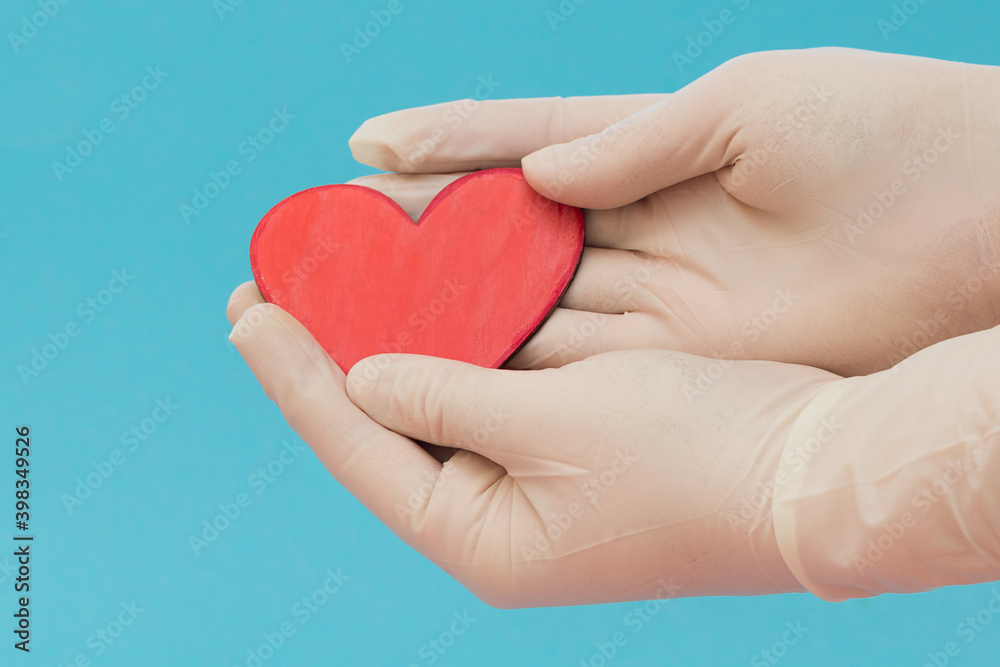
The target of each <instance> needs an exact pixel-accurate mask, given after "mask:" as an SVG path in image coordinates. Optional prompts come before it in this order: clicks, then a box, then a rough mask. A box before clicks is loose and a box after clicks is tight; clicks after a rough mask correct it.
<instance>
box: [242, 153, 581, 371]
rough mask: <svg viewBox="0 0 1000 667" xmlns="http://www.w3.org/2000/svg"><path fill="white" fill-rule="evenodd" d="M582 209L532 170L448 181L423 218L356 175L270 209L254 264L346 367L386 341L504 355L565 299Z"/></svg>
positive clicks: (483, 360) (498, 358)
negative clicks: (540, 188) (541, 190)
mask: <svg viewBox="0 0 1000 667" xmlns="http://www.w3.org/2000/svg"><path fill="white" fill-rule="evenodd" d="M583 235H584V228H583V213H582V212H581V211H580V209H578V208H574V207H570V206H564V205H562V204H557V203H555V202H553V201H551V200H549V199H546V198H545V197H542V196H541V195H539V194H538V193H537V192H535V191H534V190H532V189H531V187H530V186H529V185H528V184H527V182H526V181H525V180H524V176H523V175H522V174H521V170H520V169H490V170H486V171H481V172H476V173H473V174H469V175H468V176H465V177H463V178H461V179H459V180H457V181H455V182H454V183H452V184H451V185H449V186H448V187H447V188H445V189H444V190H442V191H441V192H440V193H439V194H438V196H437V197H435V198H434V200H433V201H432V202H431V204H430V205H429V206H428V207H427V210H426V212H425V213H424V214H423V216H421V218H420V220H419V221H418V222H417V224H414V223H413V221H412V220H410V218H409V217H408V216H407V215H406V213H405V212H403V210H402V209H401V208H399V206H397V205H396V203H395V202H393V201H392V200H391V199H389V198H388V197H386V196H385V195H383V194H381V193H380V192H377V191H375V190H372V189H370V188H364V187H360V186H356V185H325V186H322V187H317V188H311V189H309V190H304V191H302V192H299V193H296V194H294V195H292V196H290V197H288V198H287V199H285V200H283V201H281V202H280V203H278V204H277V205H276V206H275V207H274V208H272V209H271V210H270V211H268V213H267V214H266V215H265V216H264V218H263V219H262V220H261V221H260V224H259V225H258V226H257V229H256V231H255V232H254V235H253V239H252V240H251V241H250V264H251V267H252V269H253V275H254V279H255V280H256V281H257V287H258V288H259V289H260V292H261V294H262V295H263V296H264V298H265V299H266V300H267V301H269V302H271V303H274V304H277V305H278V306H281V307H282V308H283V309H284V310H286V311H288V312H289V313H291V314H292V315H293V316H294V317H295V318H296V319H297V320H299V321H300V322H301V323H302V324H303V325H305V327H306V328H307V329H308V330H309V331H310V332H311V333H312V334H313V336H315V337H316V339H317V340H318V341H319V342H320V344H321V345H322V346H323V347H324V348H325V349H326V351H327V352H329V353H330V356H331V357H333V359H334V361H336V362H337V364H338V365H339V366H340V367H341V368H342V369H344V370H345V371H346V370H348V369H350V367H351V366H353V365H354V364H355V363H356V362H357V361H358V360H360V359H362V358H364V357H367V356H370V355H372V354H378V353H380V352H407V353H412V354H427V355H433V356H437V357H445V358H449V359H458V360H461V361H466V362H469V363H473V364H477V365H480V366H486V367H493V368H496V367H499V366H500V365H502V364H503V363H504V362H505V361H506V360H507V359H509V358H510V357H511V356H512V355H513V354H514V353H515V352H516V351H517V349H518V348H519V347H520V346H521V345H522V344H523V343H524V341H526V340H527V339H528V337H529V336H530V335H531V334H532V333H533V332H534V331H535V329H537V328H538V327H539V326H540V325H541V323H542V322H543V321H544V320H545V318H546V317H547V316H548V314H549V312H550V311H551V310H552V309H553V308H554V307H555V306H556V304H557V303H558V302H559V299H560V297H561V296H562V294H563V292H564V291H565V289H566V287H567V286H568V285H569V281H570V280H571V279H572V277H573V273H574V272H575V271H576V267H577V264H578V263H579V261H580V254H581V252H582V251H583Z"/></svg>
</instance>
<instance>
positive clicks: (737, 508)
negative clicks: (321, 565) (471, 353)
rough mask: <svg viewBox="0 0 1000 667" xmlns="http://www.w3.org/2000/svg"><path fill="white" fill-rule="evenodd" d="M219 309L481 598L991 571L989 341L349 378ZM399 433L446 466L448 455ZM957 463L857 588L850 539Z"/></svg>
mask: <svg viewBox="0 0 1000 667" xmlns="http://www.w3.org/2000/svg"><path fill="white" fill-rule="evenodd" d="M228 316H229V319H230V321H231V322H233V323H234V324H235V326H234V329H233V333H232V335H231V337H230V339H231V340H232V342H233V343H234V345H235V346H236V347H237V349H238V350H239V351H240V353H241V354H242V355H243V358H244V359H245V360H246V362H247V364H248V365H249V366H250V368H251V370H252V371H253V372H254V374H255V376H256V377H257V379H258V380H259V381H260V383H261V385H262V387H263V389H264V392H265V393H266V394H267V395H268V396H269V397H270V398H271V399H272V400H273V401H275V402H276V403H277V404H278V406H279V407H280V408H281V411H282V413H283V414H284V416H285V417H286V419H287V420H288V422H289V424H290V425H291V426H292V428H294V429H295V430H296V431H297V432H298V433H299V435H300V436H301V437H302V439H303V440H304V441H305V442H307V443H308V444H309V445H310V446H311V447H312V449H313V451H314V452H315V453H316V455H317V457H318V458H319V459H320V461H322V462H323V464H324V465H325V466H326V467H327V469H328V470H329V471H330V472H331V473H332V474H333V475H334V476H335V477H336V478H337V479H338V480H339V481H340V482H341V483H342V484H343V485H344V486H345V488H347V489H348V490H349V491H350V492H351V493H352V494H354V496H355V497H356V498H358V499H359V500H360V501H361V502H362V503H364V504H365V505H366V506H367V507H368V508H369V509H370V510H371V511H372V512H373V513H374V514H375V516H376V517H378V518H379V519H380V520H381V521H383V522H384V523H385V524H386V525H387V526H388V527H389V528H391V529H392V530H393V531H394V532H395V533H396V534H397V535H399V536H400V537H401V538H402V539H403V540H405V541H406V542H407V543H408V544H410V545H411V546H412V547H413V548H415V549H417V550H418V551H420V552H421V553H423V554H424V555H426V556H427V557H428V558H430V559H431V560H432V561H433V562H435V563H436V564H437V565H439V566H440V567H441V568H442V569H444V570H445V571H446V572H448V573H449V574H451V575H452V576H454V577H455V578H456V579H457V580H458V581H460V582H461V583H463V584H464V585H465V586H467V587H468V588H469V589H470V590H471V591H472V592H473V593H474V594H476V595H477V596H479V597H480V598H481V599H483V600H484V601H485V602H487V603H489V604H491V605H494V606H499V607H523V606H542V605H565V604H584V603H597V602H613V601H624V600H641V599H651V598H661V599H662V598H665V597H680V596H696V595H735V594H747V595H749V594H764V593H779V592H786V591H801V590H805V589H808V590H811V591H813V592H816V593H817V594H818V595H821V596H824V597H828V598H840V597H845V596H863V595H872V594H875V593H877V592H881V591H886V590H924V589H926V588H931V587H935V586H940V585H944V584H947V583H968V582H972V581H984V580H990V579H996V578H1000V544H998V536H1000V503H998V502H997V493H996V486H995V484H993V482H995V480H996V479H997V473H998V472H1000V456H998V444H1000V428H998V427H997V426H996V425H997V424H998V423H1000V398H998V397H1000V386H998V380H997V378H998V377H1000V376H998V375H997V373H996V372H995V369H996V368H997V366H998V364H1000V329H994V330H991V331H986V332H982V333H978V334H973V335H970V336H966V337H963V338H958V339H954V340H951V341H947V342H945V343H942V344H939V345H937V346H934V347H931V348H930V349H927V350H925V351H923V352H920V353H918V354H917V355H915V356H914V357H911V359H910V360H908V361H907V362H905V363H904V364H903V365H901V366H899V367H898V368H897V369H893V370H891V371H886V372H884V373H879V374H876V375H873V376H870V377H861V378H852V379H848V380H844V379H841V378H838V377H837V376H835V375H832V374H830V373H828V372H826V371H822V370H818V369H815V368H810V367H807V366H799V365H791V364H781V363H775V362H762V361H737V362H732V363H731V364H728V365H726V366H725V367H721V368H719V370H717V371H713V368H716V367H717V366H718V365H719V364H720V362H718V361H713V360H708V359H703V358H699V357H695V356H692V355H688V354H685V353H681V352H670V351H618V352H611V353H607V354H601V355H597V356H593V357H591V358H588V359H585V360H583V361H580V362H576V363H573V364H569V365H567V366H564V367H562V368H557V369H547V370H539V371H511V370H492V369H483V368H478V367H475V366H470V365H467V364H462V363H459V362H455V361H449V360H442V359H435V358H431V357H420V356H415V355H389V356H385V355H383V356H380V357H372V358H369V359H366V360H363V361H361V362H359V363H358V364H357V365H356V366H355V367H354V368H352V369H351V371H350V374H349V375H348V376H347V378H346V379H345V376H344V374H343V373H342V372H341V371H340V369H339V368H338V366H337V365H336V363H334V362H333V361H332V360H331V359H330V357H329V356H328V355H327V353H326V352H325V351H324V350H323V349H322V347H321V346H320V345H319V344H318V343H317V342H316V341H315V339H313V338H312V336H311V335H310V334H309V333H308V332H307V331H306V330H305V329H304V328H303V327H302V326H301V325H300V324H299V323H298V322H296V321H295V320H294V319H293V318H292V317H291V316H290V315H288V314H287V313H285V312H284V311H282V310H281V309H280V308H278V307H277V306H274V305H273V304H264V303H262V299H261V296H260V294H259V292H258V291H257V289H256V287H255V286H254V284H253V283H246V284H244V285H242V286H241V287H239V288H237V290H236V291H235V292H234V293H233V296H232V297H231V299H230V304H229V308H228ZM704 377H708V378H710V380H711V382H710V384H709V386H707V387H704V388H703V390H702V391H701V393H699V394H696V395H693V396H692V395H691V394H689V393H688V392H687V391H686V389H687V388H689V387H691V386H692V385H694V384H697V383H698V382H699V381H700V380H701V379H702V378H704ZM400 434H401V435H400ZM411 438H412V439H411ZM415 440H420V441H425V442H429V443H433V444H435V445H440V446H442V447H452V448H457V449H458V451H457V453H455V454H454V455H453V456H451V458H449V459H447V460H446V461H445V462H444V463H443V464H442V463H441V462H440V461H439V460H437V459H436V458H435V457H433V456H431V455H430V454H429V453H428V452H427V451H425V450H424V449H423V448H421V446H420V445H419V444H418V443H417V442H415ZM952 459H956V460H959V461H960V464H961V465H962V466H964V467H963V468H962V470H963V471H964V472H963V474H962V476H961V477H960V478H958V479H957V480H952V481H951V484H950V486H949V487H948V489H947V491H948V495H947V497H945V498H944V499H943V500H940V501H938V502H936V504H935V505H934V506H933V508H932V509H931V510H929V511H928V512H926V513H924V514H923V515H921V516H920V517H919V522H918V523H917V524H916V527H915V528H910V529H907V530H904V532H903V534H901V535H900V536H899V537H898V538H896V540H895V544H896V546H895V549H893V550H890V551H888V553H887V554H886V555H884V556H883V557H880V558H877V559H875V561H876V562H874V563H873V564H872V565H871V567H870V568H868V569H865V570H863V571H862V572H861V573H860V574H858V575H857V576H855V575H854V571H853V570H852V569H851V559H852V558H853V557H854V556H858V555H863V554H865V553H866V552H865V549H866V548H867V545H866V543H865V540H866V539H868V538H875V539H878V537H879V533H880V532H881V531H882V530H883V523H886V522H888V524H890V525H891V522H892V521H894V520H896V519H897V517H900V516H901V515H900V514H898V511H900V510H901V509H909V508H910V505H909V503H910V497H911V496H912V495H914V494H917V493H918V492H919V491H920V488H919V487H920V486H921V485H925V484H927V483H929V482H930V481H931V480H933V479H934V478H935V477H936V476H937V475H944V474H945V472H946V470H947V466H948V465H950V464H949V461H951V460H952ZM949 479H950V478H949ZM772 498H774V499H775V502H776V503H777V504H776V513H775V515H774V517H773V518H772V512H771V500H772ZM910 511H911V512H914V513H916V512H917V511H918V510H916V509H910ZM899 520H900V521H902V519H899ZM907 531H908V532H907ZM786 561H787V563H788V565H786ZM793 575H794V576H793ZM800 582H801V583H800Z"/></svg>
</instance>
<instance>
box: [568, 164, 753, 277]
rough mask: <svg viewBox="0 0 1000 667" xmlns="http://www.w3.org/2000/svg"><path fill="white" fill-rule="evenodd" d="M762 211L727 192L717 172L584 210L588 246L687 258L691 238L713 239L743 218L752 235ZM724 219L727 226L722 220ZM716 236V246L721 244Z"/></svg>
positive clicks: (742, 222)
mask: <svg viewBox="0 0 1000 667" xmlns="http://www.w3.org/2000/svg"><path fill="white" fill-rule="evenodd" d="M757 215H758V214H757V213H756V212H755V209H752V208H751V207H749V206H746V205H745V204H743V203H742V202H740V201H739V200H737V199H736V198H735V197H733V196H732V195H731V194H729V192H727V191H726V189H725V188H724V187H722V184H720V183H719V179H718V178H716V177H715V175H714V174H706V175H704V176H698V177H695V178H692V179H690V180H687V181H684V182H683V183H679V184H677V185H674V186H672V187H669V188H666V189H664V190H660V191H658V192H655V193H653V194H651V195H649V196H646V197H643V198H642V199H640V200H638V201H636V202H633V203H631V204H627V205H625V206H619V207H617V208H612V209H604V210H597V209H588V210H586V211H584V220H585V222H586V229H587V235H586V241H585V242H586V244H587V245H588V246H592V247H597V248H618V249H622V250H637V251H641V252H644V253H649V254H650V255H655V256H657V257H664V258H672V257H684V256H685V255H686V254H688V253H690V252H691V250H692V248H691V243H692V237H699V238H704V239H706V240H710V239H713V237H715V236H717V235H718V232H717V230H719V229H720V228H722V229H727V230H728V229H730V228H731V227H732V225H730V224H728V223H729V222H731V221H732V220H734V219H736V220H740V221H741V223H740V224H741V225H742V226H745V227H746V228H747V230H748V233H753V234H758V235H760V234H761V231H759V230H756V229H755V228H754V225H753V224H750V223H751V222H753V221H754V220H755V216H757ZM723 223H726V224H723ZM718 243H719V240H718V239H717V238H715V239H714V241H713V244H714V245H718Z"/></svg>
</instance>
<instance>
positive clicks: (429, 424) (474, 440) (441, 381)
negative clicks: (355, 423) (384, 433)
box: [347, 354, 524, 465]
mask: <svg viewBox="0 0 1000 667" xmlns="http://www.w3.org/2000/svg"><path fill="white" fill-rule="evenodd" d="M516 376H518V374H517V373H513V372H512V371H502V370H496V369H492V368H480V367H479V366H474V365H472V364H465V363H461V362H458V361H453V360H451V359H439V358H436V357H427V356H421V355H415V354H380V355H377V356H374V357H368V358H367V359H362V360H361V361H359V362H358V363H357V364H355V365H354V367H353V368H351V371H350V373H348V377H347V393H348V395H349V396H350V398H351V400H352V401H354V403H355V404H356V405H357V406H358V407H359V408H361V409H362V410H364V411H365V412H366V413H367V414H368V415H369V416H370V417H371V418H372V419H374V420H375V421H377V422H378V423H379V424H382V425H383V426H385V427H386V428H388V429H391V430H393V431H395V432H396V433H401V434H403V435H406V436H408V437H410V438H415V439H417V440H423V441H425V442H430V443H434V444H436V445H440V446H443V447H454V448H457V449H464V450H469V451H473V452H476V453H478V454H481V455H483V456H484V457H486V458H488V459H490V460H492V461H495V462H496V463H498V464H500V465H504V464H505V459H509V458H510V456H511V453H512V452H515V451H518V450H519V448H520V447H521V446H523V444H524V443H523V442H521V441H520V439H519V437H518V432H520V435H521V436H523V431H522V430H521V429H519V428H517V427H516V426H515V424H513V423H512V422H513V421H514V420H513V419H511V418H510V417H511V415H512V414H516V413H518V412H521V411H523V409H524V407H523V405H522V401H523V400H524V391H523V386H522V384H521V383H520V382H519V381H518V380H519V378H518V377H516Z"/></svg>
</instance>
